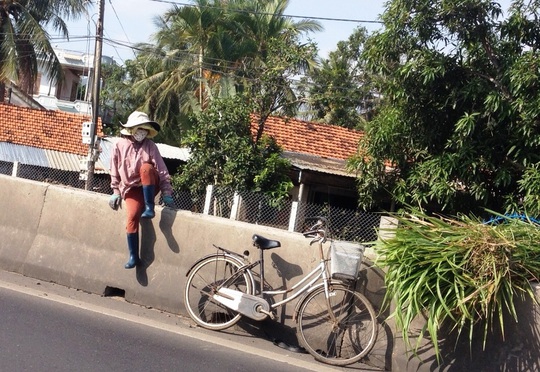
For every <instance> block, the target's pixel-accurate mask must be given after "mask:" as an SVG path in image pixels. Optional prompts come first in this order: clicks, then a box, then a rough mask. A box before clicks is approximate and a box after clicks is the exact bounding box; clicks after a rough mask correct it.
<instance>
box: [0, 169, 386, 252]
mask: <svg viewBox="0 0 540 372" xmlns="http://www.w3.org/2000/svg"><path fill="white" fill-rule="evenodd" d="M0 174H6V175H12V176H14V177H20V178H26V179H31V180H34V181H40V182H46V183H50V184H56V185H64V186H69V187H74V188H79V189H85V188H86V183H85V181H83V180H80V179H79V173H78V172H73V171H62V170H58V169H52V168H48V167H40V166H30V165H23V164H19V163H10V162H4V161H0ZM90 189H91V190H92V191H95V192H99V193H103V194H111V193H112V190H111V188H110V178H109V175H108V174H95V175H94V178H93V182H92V185H91V187H90ZM173 199H174V202H175V207H176V208H177V209H183V210H189V211H192V212H195V213H203V214H208V215H213V216H217V217H222V218H228V219H232V220H237V221H243V222H247V223H252V224H257V225H264V226H270V227H275V228H279V229H284V230H289V231H297V232H302V231H305V230H306V229H307V227H309V226H307V225H308V224H309V222H307V221H306V217H312V216H322V217H326V218H327V219H328V221H329V222H330V231H331V236H332V238H334V239H338V240H346V241H356V242H364V243H365V242H371V241H374V240H376V238H377V229H378V227H379V225H380V221H381V215H380V214H375V213H367V212H361V211H358V210H356V209H353V208H351V209H344V208H336V207H333V206H330V205H327V204H325V205H320V204H312V203H299V202H295V201H292V200H285V201H282V202H279V203H276V202H275V201H273V200H271V199H270V198H269V197H268V196H266V195H265V194H264V193H254V192H241V193H237V192H235V191H234V190H232V189H230V188H224V187H213V186H208V188H207V190H206V193H203V194H198V195H194V194H192V193H190V192H189V191H183V190H174V193H173ZM160 202H161V200H160Z"/></svg>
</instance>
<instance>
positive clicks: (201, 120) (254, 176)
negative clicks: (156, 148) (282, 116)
mask: <svg viewBox="0 0 540 372" xmlns="http://www.w3.org/2000/svg"><path fill="white" fill-rule="evenodd" d="M248 102H249V101H248V100H246V99H245V98H244V97H242V96H241V95H238V96H235V97H230V98H222V99H217V100H214V101H212V103H211V104H210V106H209V107H208V109H207V110H205V111H202V112H200V113H198V114H197V115H194V116H193V118H192V119H193V120H194V121H196V124H195V125H193V129H192V130H190V131H188V134H187V135H186V137H185V141H184V144H185V146H187V147H188V148H189V149H190V152H191V156H190V159H189V160H188V162H187V164H186V165H185V166H184V167H182V169H181V172H180V174H179V175H178V176H176V177H175V180H174V183H175V185H177V186H179V187H181V188H184V189H189V190H190V191H192V192H194V193H196V194H198V193H201V192H203V191H204V189H205V188H206V186H207V185H219V186H225V187H229V188H231V189H233V190H235V191H245V190H250V191H262V192H265V193H267V194H268V195H270V196H271V197H272V198H273V199H274V200H280V199H282V198H284V197H286V195H287V192H288V191H289V189H290V187H292V183H291V181H290V179H289V178H288V177H287V173H286V172H287V170H288V169H289V167H290V163H289V162H288V161H287V160H286V159H284V158H283V157H281V149H280V148H279V146H278V145H277V144H276V143H275V141H273V140H272V139H271V138H267V137H265V138H264V139H263V140H261V141H259V142H255V141H254V139H253V136H252V135H251V130H250V125H251V124H250V114H251V111H252V109H251V106H250V105H249V103H248Z"/></svg>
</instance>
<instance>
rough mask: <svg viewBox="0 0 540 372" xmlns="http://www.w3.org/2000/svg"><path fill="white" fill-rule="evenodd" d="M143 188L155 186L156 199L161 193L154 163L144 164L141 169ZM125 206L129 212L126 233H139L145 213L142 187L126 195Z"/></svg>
mask: <svg viewBox="0 0 540 372" xmlns="http://www.w3.org/2000/svg"><path fill="white" fill-rule="evenodd" d="M139 173H140V175H141V184H142V186H151V185H154V190H155V191H154V197H155V196H156V195H157V193H158V192H159V174H158V172H157V170H156V168H154V165H153V164H152V163H144V164H143V165H142V166H141V168H140V169H139ZM125 206H126V211H127V224H126V233H128V234H131V233H136V232H139V223H140V221H141V214H142V212H143V211H144V195H143V191H142V187H141V186H139V187H133V188H131V189H129V190H128V192H127V193H126V199H125Z"/></svg>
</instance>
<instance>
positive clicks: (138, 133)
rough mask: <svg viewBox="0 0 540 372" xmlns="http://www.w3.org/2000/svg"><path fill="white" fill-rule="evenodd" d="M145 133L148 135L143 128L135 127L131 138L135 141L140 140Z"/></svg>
mask: <svg viewBox="0 0 540 372" xmlns="http://www.w3.org/2000/svg"><path fill="white" fill-rule="evenodd" d="M147 135H148V131H147V130H145V129H137V130H136V131H135V133H133V138H134V139H135V141H137V142H141V141H142V140H143V139H145V138H146V136H147Z"/></svg>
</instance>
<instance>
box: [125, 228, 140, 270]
mask: <svg viewBox="0 0 540 372" xmlns="http://www.w3.org/2000/svg"><path fill="white" fill-rule="evenodd" d="M127 243H128V250H129V261H128V262H127V263H126V264H125V266H124V267H125V268H126V269H133V268H134V267H135V266H137V265H138V264H139V263H140V260H139V233H138V232H136V233H128V234H127Z"/></svg>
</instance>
